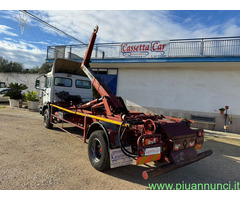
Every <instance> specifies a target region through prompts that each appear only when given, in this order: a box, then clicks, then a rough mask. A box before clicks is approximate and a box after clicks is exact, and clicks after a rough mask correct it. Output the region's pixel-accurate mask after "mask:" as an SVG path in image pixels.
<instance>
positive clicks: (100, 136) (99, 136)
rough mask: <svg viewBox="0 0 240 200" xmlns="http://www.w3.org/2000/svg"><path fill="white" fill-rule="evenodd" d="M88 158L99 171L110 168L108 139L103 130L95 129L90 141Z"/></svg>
mask: <svg viewBox="0 0 240 200" xmlns="http://www.w3.org/2000/svg"><path fill="white" fill-rule="evenodd" d="M88 158H89V161H90V163H91V165H92V166H93V167H94V168H95V169H96V170H98V171H103V170H106V169H108V168H110V159H109V151H108V145H107V139H106V136H105V133H104V131H103V130H97V131H94V132H93V133H92V134H91V136H90V138H89V141H88Z"/></svg>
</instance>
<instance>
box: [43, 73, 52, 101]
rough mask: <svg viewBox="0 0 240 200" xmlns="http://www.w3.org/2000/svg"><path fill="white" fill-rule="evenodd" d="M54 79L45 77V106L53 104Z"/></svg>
mask: <svg viewBox="0 0 240 200" xmlns="http://www.w3.org/2000/svg"><path fill="white" fill-rule="evenodd" d="M51 88H52V77H48V76H47V77H45V86H44V89H43V105H46V104H47V103H49V102H52V95H51V93H52V89H51Z"/></svg>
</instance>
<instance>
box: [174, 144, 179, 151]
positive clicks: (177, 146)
mask: <svg viewBox="0 0 240 200" xmlns="http://www.w3.org/2000/svg"><path fill="white" fill-rule="evenodd" d="M180 147H181V144H174V146H173V149H174V150H175V151H178V150H179V149H180Z"/></svg>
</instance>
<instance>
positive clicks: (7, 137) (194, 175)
mask: <svg viewBox="0 0 240 200" xmlns="http://www.w3.org/2000/svg"><path fill="white" fill-rule="evenodd" d="M0 126H1V127H0V189H1V190H6V189H7V190H13V189H14V190H22V189H31V190H32V189H34V190H39V189H41V190H50V189H51V190H52V189H53V190H55V189H59V190H75V189H76V190H92V189H95V190H99V189H101V190H105V189H107V190H112V189H114V190H126V189H127V190H133V189H134V190H146V189H148V183H181V182H182V181H184V182H185V183H225V182H229V181H240V176H239V171H240V150H239V149H240V136H239V135H237V134H228V133H213V132H211V133H209V134H207V135H206V137H205V144H204V148H203V150H207V149H212V150H213V152H214V153H213V155H212V156H210V157H208V158H205V159H204V160H201V161H199V162H196V163H193V164H191V165H188V166H185V167H183V168H180V169H178V170H175V171H172V172H169V173H167V174H164V175H161V176H158V177H154V178H152V179H150V180H147V181H146V180H144V179H143V178H142V177H141V173H142V171H143V170H144V169H146V168H147V167H148V166H144V165H143V166H135V165H131V166H126V167H121V168H115V169H110V170H107V171H105V172H98V171H97V170H95V169H94V168H93V167H92V166H91V164H90V162H89V161H88V156H87V144H84V143H83V142H82V140H81V138H82V136H81V134H80V135H72V134H68V133H65V132H63V131H61V130H60V129H58V128H53V129H52V130H48V129H46V128H44V126H43V121H42V116H40V115H39V113H37V112H30V111H25V110H20V109H11V108H9V107H8V106H5V105H0Z"/></svg>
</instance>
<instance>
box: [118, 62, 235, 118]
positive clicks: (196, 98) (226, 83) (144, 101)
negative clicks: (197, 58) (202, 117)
mask: <svg viewBox="0 0 240 200" xmlns="http://www.w3.org/2000/svg"><path fill="white" fill-rule="evenodd" d="M203 65H204V64H203ZM117 95H118V96H122V97H123V99H125V100H126V104H127V106H137V105H139V106H143V107H144V106H146V107H154V108H163V109H173V110H186V111H199V112H206V113H219V108H221V107H225V106H226V105H228V106H229V107H230V109H229V114H233V115H240V69H238V68H236V67H235V68H228V66H226V67H225V68H221V69H218V68H217V67H215V68H207V67H205V68H204V67H201V68H198V69H196V68H195V67H194V66H193V67H188V68H184V67H180V68H148V69H143V68H138V69H133V68H132V69H129V68H120V69H119V76H118V88H117Z"/></svg>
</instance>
